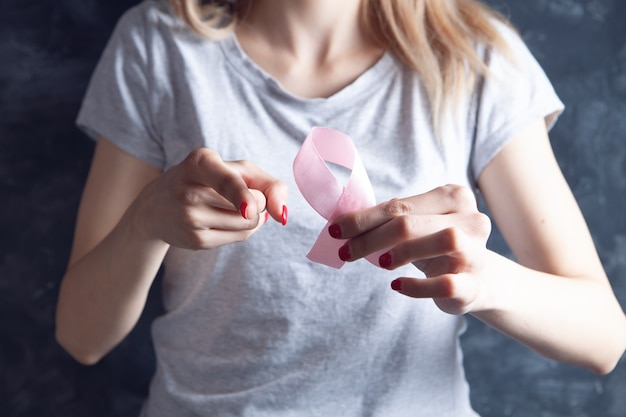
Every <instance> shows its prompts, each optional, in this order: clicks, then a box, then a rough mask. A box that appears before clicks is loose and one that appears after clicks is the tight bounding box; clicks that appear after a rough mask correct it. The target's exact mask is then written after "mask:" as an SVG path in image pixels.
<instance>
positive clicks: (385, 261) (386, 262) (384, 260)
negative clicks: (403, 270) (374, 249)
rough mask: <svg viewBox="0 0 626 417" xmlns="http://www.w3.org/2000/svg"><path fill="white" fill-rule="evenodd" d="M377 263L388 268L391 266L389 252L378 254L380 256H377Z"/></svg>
mask: <svg viewBox="0 0 626 417" xmlns="http://www.w3.org/2000/svg"><path fill="white" fill-rule="evenodd" d="M378 264H379V265H380V266H381V267H382V268H389V267H390V266H391V253H389V252H385V253H383V254H382V255H380V258H378Z"/></svg>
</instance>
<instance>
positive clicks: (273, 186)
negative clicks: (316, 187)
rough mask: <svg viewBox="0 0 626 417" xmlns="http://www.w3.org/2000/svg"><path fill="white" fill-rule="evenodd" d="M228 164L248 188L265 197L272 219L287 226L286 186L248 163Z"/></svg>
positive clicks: (236, 162) (287, 192) (287, 193)
mask: <svg viewBox="0 0 626 417" xmlns="http://www.w3.org/2000/svg"><path fill="white" fill-rule="evenodd" d="M230 164H231V165H232V167H233V168H234V169H235V170H237V172H239V173H240V174H241V176H242V178H243V179H244V181H245V182H246V184H247V185H248V187H250V188H254V189H257V190H260V191H261V192H262V193H263V194H264V195H265V198H266V209H267V211H268V212H269V213H270V215H271V216H272V218H273V219H274V220H276V221H277V222H280V223H282V224H283V225H285V224H287V219H288V209H287V197H288V195H289V191H288V188H287V184H285V183H284V182H283V181H281V180H279V179H277V178H276V177H273V176H272V175H270V174H268V173H267V172H265V171H263V170H262V169H261V168H259V167H258V166H256V165H255V164H253V163H251V162H249V161H233V162H231V163H230Z"/></svg>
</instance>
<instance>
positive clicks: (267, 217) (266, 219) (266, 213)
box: [265, 211, 270, 223]
mask: <svg viewBox="0 0 626 417" xmlns="http://www.w3.org/2000/svg"><path fill="white" fill-rule="evenodd" d="M269 218H270V214H269V213H268V212H267V211H266V212H265V223H267V221H268V220H269Z"/></svg>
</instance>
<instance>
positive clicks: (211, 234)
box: [131, 148, 287, 249]
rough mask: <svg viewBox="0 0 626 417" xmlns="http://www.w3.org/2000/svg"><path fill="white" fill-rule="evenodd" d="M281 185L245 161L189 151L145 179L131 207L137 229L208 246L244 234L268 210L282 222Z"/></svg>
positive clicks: (284, 211)
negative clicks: (180, 158)
mask: <svg viewBox="0 0 626 417" xmlns="http://www.w3.org/2000/svg"><path fill="white" fill-rule="evenodd" d="M286 199H287V186H286V185H285V184H284V183H283V182H282V181H280V180H278V179H276V178H274V177H272V176H271V175H269V174H267V173H266V172H264V171H263V170H261V169H260V168H259V167H257V166H256V165H254V164H253V163H251V162H249V161H232V162H226V161H223V160H222V159H221V158H220V156H219V155H218V154H217V153H216V152H214V151H212V150H209V149H206V148H201V149H197V150H194V151H193V152H191V153H190V154H189V155H188V156H187V157H186V158H185V159H184V160H183V161H182V162H181V163H180V164H178V165H176V166H174V167H172V168H171V169H169V170H167V171H166V172H164V173H163V174H161V175H160V176H159V177H157V178H156V179H155V180H154V181H152V182H151V183H149V184H148V185H147V186H146V187H145V188H144V189H143V191H142V192H141V193H140V195H139V196H138V198H137V200H136V201H135V203H134V204H133V207H131V210H133V211H134V216H133V217H134V222H135V225H136V226H137V228H138V230H139V231H141V233H143V234H144V236H147V237H148V238H151V239H159V240H162V241H164V242H166V243H168V244H170V245H172V246H175V247H180V248H185V249H210V248H214V247H217V246H221V245H226V244H229V243H232V242H237V241H242V240H246V239H247V238H249V237H250V236H251V235H252V234H253V233H254V232H256V231H257V230H259V228H260V227H261V226H262V225H263V224H264V223H265V222H266V221H267V219H268V218H269V216H268V214H269V215H271V216H272V218H274V219H275V220H276V221H278V222H280V223H282V224H283V225H285V224H286V222H287V207H286V205H285V201H286Z"/></svg>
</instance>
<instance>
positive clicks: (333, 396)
mask: <svg viewBox="0 0 626 417" xmlns="http://www.w3.org/2000/svg"><path fill="white" fill-rule="evenodd" d="M499 27H501V30H502V33H503V35H504V36H505V37H506V39H507V40H508V41H509V44H510V47H511V49H512V51H513V53H514V55H515V56H516V60H517V67H515V66H513V65H512V64H511V63H509V62H508V61H507V60H506V59H504V58H503V57H502V56H500V55H498V54H497V53H492V52H489V51H484V50H483V51H482V52H481V54H483V55H484V56H485V58H486V62H487V64H488V65H489V68H490V69H491V71H492V73H493V77H492V78H489V79H488V80H486V81H484V82H482V83H480V84H479V87H478V88H477V91H475V92H474V94H473V95H472V96H471V97H468V98H467V101H466V102H464V103H462V105H461V108H460V111H459V112H458V113H457V117H456V119H455V120H454V122H452V123H448V124H447V125H446V129H445V131H444V134H443V135H442V138H441V141H439V142H438V141H437V139H436V138H435V137H434V135H433V132H432V129H431V122H430V116H429V114H430V112H429V108H428V105H427V101H426V100H425V96H424V92H423V86H422V84H421V80H420V78H419V77H418V76H417V75H416V74H415V73H413V72H412V71H411V70H409V69H407V68H406V67H405V66H403V65H402V64H401V63H400V62H399V61H398V60H396V59H395V58H394V56H393V55H392V54H391V53H386V54H385V55H384V56H383V57H382V58H381V59H380V60H379V61H378V62H377V63H376V64H375V65H373V66H372V67H371V68H370V69H368V70H367V71H366V72H365V73H364V74H362V75H361V76H360V77H359V78H358V79H357V80H355V81H354V82H353V83H352V84H350V85H348V86H346V87H345V88H344V89H342V90H341V91H339V92H338V93H336V94H334V95H332V96H331V97H329V98H317V99H303V98H299V97H296V96H294V95H293V94H290V93H289V92H287V91H285V90H284V89H283V88H282V87H281V86H280V85H279V84H278V83H277V82H276V81H275V80H273V79H272V78H271V77H270V76H269V75H268V74H266V73H265V72H263V70H261V69H260V68H259V67H257V66H256V65H255V64H254V63H253V62H252V61H251V60H250V59H249V58H248V57H247V56H246V55H245V53H244V52H243V51H242V49H241V48H240V47H239V45H238V43H237V40H236V38H235V37H234V36H230V37H228V38H226V39H225V40H222V41H219V42H211V41H207V40H200V39H198V38H197V37H195V36H194V35H192V34H190V32H189V31H188V30H187V29H186V28H184V26H183V25H182V24H181V23H180V22H178V21H177V20H176V19H174V18H173V17H172V16H171V14H170V13H169V12H168V9H167V6H166V5H165V2H158V1H145V2H143V3H142V4H140V5H138V6H137V7H134V8H133V9H131V10H130V11H129V12H127V13H126V14H125V16H124V17H123V18H122V19H121V20H120V22H119V25H118V27H117V28H116V30H115V32H114V34H113V36H112V38H111V40H110V42H109V45H108V46H107V48H106V50H105V52H104V54H103V56H102V58H101V61H100V63H99V65H98V67H97V69H96V71H95V73H94V75H93V78H92V80H91V83H90V86H89V89H88V92H87V94H86V97H85V99H84V103H83V107H82V109H81V111H80V114H79V117H78V122H77V123H78V125H79V126H80V127H81V128H83V129H85V131H87V132H88V133H89V134H90V135H91V136H93V137H96V136H98V135H103V136H105V137H107V138H108V139H110V140H112V141H113V142H115V143H116V144H117V145H118V146H119V147H121V148H122V149H123V150H125V151H126V152H128V153H130V154H132V155H135V156H137V157H139V158H141V159H142V160H144V161H146V162H148V163H150V164H153V165H155V166H157V167H159V168H162V169H167V168H169V167H171V166H173V165H175V164H177V163H178V162H180V161H181V160H182V159H183V158H184V157H185V156H186V155H187V154H188V153H189V152H190V151H191V150H193V149H195V148H198V147H208V148H211V149H214V150H216V151H217V152H218V153H219V154H220V155H221V157H222V158H223V159H224V160H239V159H248V160H250V161H252V162H254V163H255V164H257V165H258V166H260V167H261V168H262V169H264V170H266V171H267V172H269V173H270V174H272V175H274V176H276V177H278V178H280V179H282V180H283V181H285V182H286V183H287V185H288V186H289V189H290V193H291V194H290V197H289V201H288V207H289V224H288V225H287V226H286V227H283V226H281V225H279V224H277V223H275V222H269V223H268V224H266V225H265V226H263V228H262V229H261V230H260V231H259V232H258V233H256V234H255V235H253V236H252V237H251V238H250V239H249V240H248V241H246V242H241V243H235V244H231V245H227V246H224V247H221V248H218V249H214V250H207V251H188V250H181V249H176V248H172V249H170V251H169V253H168V255H167V257H166V261H165V277H164V284H163V286H164V294H163V296H164V303H165V308H166V312H165V314H164V315H163V316H162V317H159V318H158V319H157V320H156V321H155V323H154V325H153V338H154V344H155V349H156V353H157V371H156V375H155V376H154V378H153V381H152V384H151V389H150V396H149V399H148V400H147V402H146V404H145V406H144V409H143V412H142V413H143V415H144V416H149V417H161V416H163V417H164V416H177V417H185V416H272V417H278V416H294V417H295V416H324V417H328V416H342V417H348V416H384V417H392V416H437V417H441V416H455V417H464V416H475V415H476V414H475V412H474V411H472V409H471V406H470V403H469V393H468V386H467V383H466V380H465V376H464V372H463V366H462V353H461V350H460V346H459V335H460V334H461V333H462V332H463V330H464V327H465V323H464V319H463V317H456V316H451V315H448V314H445V313H443V312H441V311H440V310H438V309H437V308H436V306H435V305H434V303H433V302H432V301H431V300H414V299H410V298H407V297H404V296H402V295H400V294H397V293H395V292H393V291H392V290H391V289H390V288H389V283H390V281H391V280H392V279H394V278H396V277H398V276H422V274H421V273H420V272H419V271H418V270H417V269H415V268H414V267H412V266H407V267H405V268H403V269H400V270H396V271H393V272H391V271H386V270H382V269H380V268H377V267H375V266H374V265H372V264H370V263H368V262H366V261H358V262H354V263H350V264H346V265H345V266H344V267H343V268H342V269H340V270H335V269H332V268H329V267H326V266H323V265H319V264H314V263H312V262H310V261H308V260H307V259H306V257H305V255H306V253H307V252H308V250H309V249H310V247H311V245H312V244H313V243H314V241H315V239H316V237H317V235H318V234H319V233H320V231H321V230H322V228H323V227H324V225H325V223H326V221H325V220H324V219H323V218H322V217H321V216H319V215H318V214H317V213H316V212H315V211H314V210H313V209H312V208H311V207H309V206H308V204H307V203H306V202H305V200H304V199H303V197H302V196H301V195H300V193H299V191H298V188H297V187H296V184H295V182H294V179H293V173H292V162H293V159H294V157H295V155H296V153H297V152H298V149H299V147H300V145H301V143H302V142H303V140H304V139H305V137H306V135H307V134H308V132H309V131H310V129H311V127H312V126H326V127H332V128H335V129H337V130H340V131H342V132H345V133H347V134H348V135H350V136H351V137H352V139H353V140H354V142H355V146H356V148H357V150H358V152H359V154H360V157H361V159H362V161H363V163H364V165H365V168H366V170H367V172H368V175H369V177H370V179H371V182H372V185H373V188H374V192H375V195H376V199H377V201H379V202H381V201H385V200H388V199H390V198H393V197H405V196H410V195H415V194H418V193H422V192H425V191H428V190H430V189H432V188H434V187H436V186H439V185H442V184H446V183H456V184H461V185H465V186H468V187H475V184H474V178H477V176H478V175H479V174H480V172H481V170H482V169H483V168H484V167H485V165H486V164H487V163H488V162H489V161H490V160H491V158H492V157H493V156H494V155H495V154H496V153H497V152H498V151H499V150H500V149H501V147H502V146H503V145H504V144H505V143H506V141H507V140H508V139H510V138H511V137H512V136H513V135H514V134H515V133H516V132H518V131H519V130H520V129H522V128H524V127H525V126H527V125H529V124H530V123H532V122H534V121H536V120H539V119H540V118H545V119H546V121H547V123H548V124H549V125H551V124H552V122H553V121H554V119H555V117H556V116H557V115H558V113H559V112H560V111H561V110H562V104H561V102H560V101H559V99H558V98H557V96H556V95H555V93H554V91H553V88H552V87H551V85H550V83H549V82H548V80H547V79H546V77H545V75H544V73H543V71H542V70H541V69H540V67H539V66H538V65H537V63H536V61H535V60H534V59H533V58H532V56H531V55H530V53H529V52H528V50H527V49H526V47H525V46H524V44H523V43H522V41H521V40H520V39H519V38H518V36H517V35H516V34H514V33H513V32H512V31H511V30H509V29H507V28H505V27H504V26H503V25H499Z"/></svg>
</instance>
